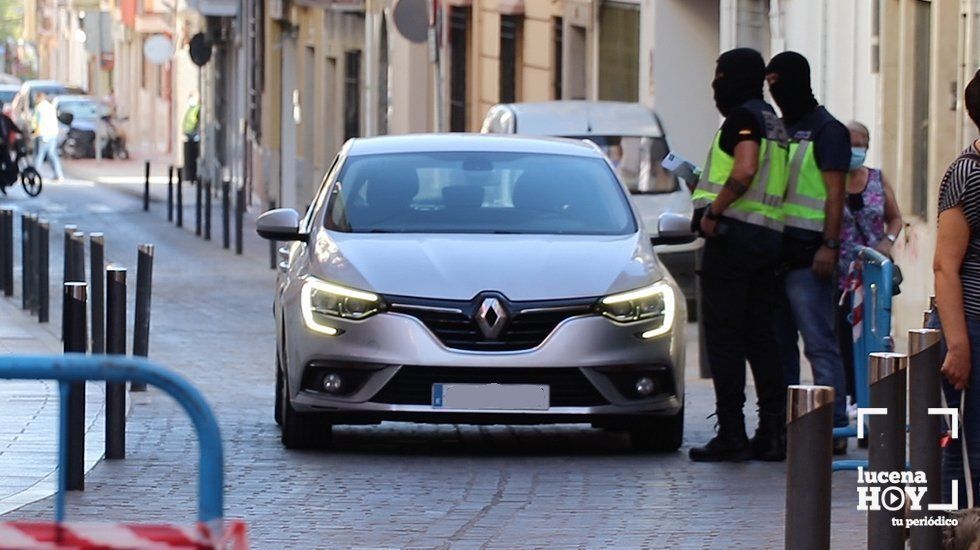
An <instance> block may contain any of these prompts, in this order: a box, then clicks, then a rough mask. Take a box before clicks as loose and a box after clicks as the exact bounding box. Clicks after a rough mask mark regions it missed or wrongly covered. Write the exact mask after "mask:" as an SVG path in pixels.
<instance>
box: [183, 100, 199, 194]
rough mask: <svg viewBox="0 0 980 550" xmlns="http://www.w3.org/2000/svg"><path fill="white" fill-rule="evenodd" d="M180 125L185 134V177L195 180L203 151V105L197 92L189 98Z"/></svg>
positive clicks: (188, 179)
mask: <svg viewBox="0 0 980 550" xmlns="http://www.w3.org/2000/svg"><path fill="white" fill-rule="evenodd" d="M180 126H181V131H182V132H183V134H184V179H185V180H187V181H195V180H197V158H198V156H199V155H200V152H201V105H200V102H199V101H198V98H197V94H196V93H191V95H190V96H188V98H187V110H185V111H184V118H183V119H182V121H181V124H180Z"/></svg>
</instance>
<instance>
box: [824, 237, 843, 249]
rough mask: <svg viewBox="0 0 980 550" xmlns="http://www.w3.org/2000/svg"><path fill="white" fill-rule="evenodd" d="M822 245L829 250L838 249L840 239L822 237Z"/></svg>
mask: <svg viewBox="0 0 980 550" xmlns="http://www.w3.org/2000/svg"><path fill="white" fill-rule="evenodd" d="M823 245H824V246H826V247H827V248H829V249H831V250H840V241H839V240H837V239H824V240H823Z"/></svg>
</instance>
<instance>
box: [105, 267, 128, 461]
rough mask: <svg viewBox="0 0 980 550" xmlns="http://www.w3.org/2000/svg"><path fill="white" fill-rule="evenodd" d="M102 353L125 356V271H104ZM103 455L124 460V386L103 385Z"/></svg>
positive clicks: (109, 269)
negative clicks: (104, 325) (103, 338)
mask: <svg viewBox="0 0 980 550" xmlns="http://www.w3.org/2000/svg"><path fill="white" fill-rule="evenodd" d="M105 280H106V301H105V319H106V341H105V352H106V353H107V354H111V355H126V268H125V267H119V266H115V265H110V266H108V267H106V268H105ZM105 408H106V416H105V456H106V458H111V459H119V458H126V383H125V382H106V384H105Z"/></svg>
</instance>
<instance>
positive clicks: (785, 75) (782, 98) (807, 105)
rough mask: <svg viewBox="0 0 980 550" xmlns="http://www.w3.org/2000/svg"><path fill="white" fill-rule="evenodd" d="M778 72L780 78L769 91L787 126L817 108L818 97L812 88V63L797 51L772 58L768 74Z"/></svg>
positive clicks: (771, 85) (770, 86)
mask: <svg viewBox="0 0 980 550" xmlns="http://www.w3.org/2000/svg"><path fill="white" fill-rule="evenodd" d="M773 73H775V74H777V75H779V80H777V81H776V83H774V84H770V85H769V93H771V94H772V98H773V99H774V100H775V101H776V105H778V106H779V110H780V111H782V113H783V119H784V121H785V122H786V125H787V126H792V125H794V124H796V123H797V122H799V121H800V119H802V118H803V117H804V116H806V115H807V114H808V113H810V111H813V110H814V109H816V108H817V99H816V98H815V97H813V90H812V89H811V88H810V64H809V63H807V60H806V58H805V57H803V56H802V55H800V54H798V53H796V52H783V53H781V54H778V55H776V57H773V58H772V61H770V62H769V66H768V67H766V74H773Z"/></svg>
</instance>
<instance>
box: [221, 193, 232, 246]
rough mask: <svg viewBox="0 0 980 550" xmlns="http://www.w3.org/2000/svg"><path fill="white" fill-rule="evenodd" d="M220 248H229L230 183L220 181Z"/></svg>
mask: <svg viewBox="0 0 980 550" xmlns="http://www.w3.org/2000/svg"><path fill="white" fill-rule="evenodd" d="M221 247H222V248H224V249H225V250H228V249H229V248H230V247H231V181H229V180H222V181H221Z"/></svg>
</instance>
